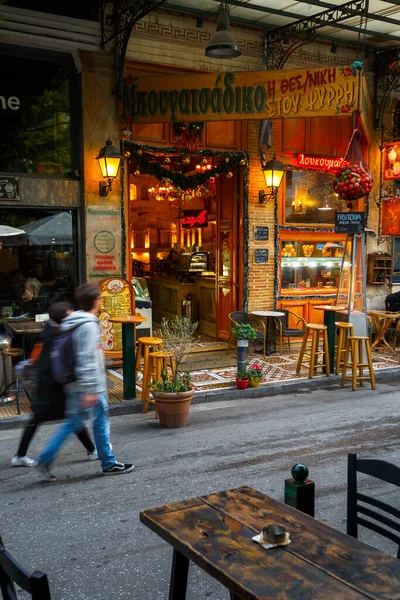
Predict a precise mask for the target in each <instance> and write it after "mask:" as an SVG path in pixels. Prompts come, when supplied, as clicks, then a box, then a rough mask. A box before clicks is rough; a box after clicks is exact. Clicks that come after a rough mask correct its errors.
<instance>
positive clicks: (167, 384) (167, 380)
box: [151, 316, 197, 428]
mask: <svg viewBox="0 0 400 600" xmlns="http://www.w3.org/2000/svg"><path fill="white" fill-rule="evenodd" d="M196 329H197V323H192V321H191V320H190V319H188V318H187V317H179V316H176V317H175V318H174V319H166V318H165V317H163V319H162V321H161V328H160V330H159V331H157V336H158V337H160V338H161V339H162V340H163V350H164V351H166V352H169V353H170V354H171V355H172V360H173V361H174V364H175V370H174V373H173V375H172V376H171V377H169V376H168V373H167V372H166V371H163V372H162V374H161V381H153V383H152V384H151V387H152V394H153V398H154V399H155V401H156V408H157V413H158V416H159V419H160V425H161V427H170V428H172V427H185V425H187V423H188V418H189V409H190V403H191V401H192V398H193V394H194V388H193V386H192V383H191V381H190V374H189V373H184V374H183V373H182V374H181V373H179V367H180V365H181V364H182V363H183V362H184V361H185V360H186V359H187V358H188V355H189V352H190V349H191V348H192V346H193V343H194V340H195V338H194V333H195V331H196Z"/></svg>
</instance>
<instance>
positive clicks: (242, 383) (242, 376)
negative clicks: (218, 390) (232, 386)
mask: <svg viewBox="0 0 400 600" xmlns="http://www.w3.org/2000/svg"><path fill="white" fill-rule="evenodd" d="M248 385H249V376H248V375H247V371H238V372H237V374H236V387H237V389H238V390H245V389H246V388H247V386H248Z"/></svg>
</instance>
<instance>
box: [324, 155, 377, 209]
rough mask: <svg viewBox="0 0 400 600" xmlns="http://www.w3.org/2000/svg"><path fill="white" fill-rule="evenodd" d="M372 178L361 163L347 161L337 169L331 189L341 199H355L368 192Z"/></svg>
mask: <svg viewBox="0 0 400 600" xmlns="http://www.w3.org/2000/svg"><path fill="white" fill-rule="evenodd" d="M373 183H374V178H373V176H372V173H371V171H369V170H368V169H366V168H364V167H363V166H362V165H361V163H360V164H356V163H350V162H347V163H345V164H344V165H343V167H341V168H340V169H339V171H337V173H336V176H335V179H334V180H333V190H334V192H335V193H336V194H337V195H338V196H339V198H342V199H343V200H357V199H358V198H363V196H366V195H367V194H369V192H370V191H371V189H372V184H373Z"/></svg>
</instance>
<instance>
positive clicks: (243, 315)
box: [228, 310, 267, 358]
mask: <svg viewBox="0 0 400 600" xmlns="http://www.w3.org/2000/svg"><path fill="white" fill-rule="evenodd" d="M228 316H229V320H230V322H231V323H232V326H233V325H238V324H239V323H249V324H250V325H252V326H253V327H254V329H256V328H257V327H261V329H262V331H257V337H256V340H262V342H263V352H264V358H265V356H266V353H267V328H266V326H265V323H264V321H261V320H259V319H256V318H255V317H252V316H251V315H249V313H247V312H246V311H245V310H235V311H233V312H231V313H229V315H228ZM232 343H233V334H232V333H231V336H230V338H229V347H228V350H229V348H230V347H231V346H232Z"/></svg>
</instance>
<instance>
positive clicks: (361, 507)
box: [347, 452, 400, 558]
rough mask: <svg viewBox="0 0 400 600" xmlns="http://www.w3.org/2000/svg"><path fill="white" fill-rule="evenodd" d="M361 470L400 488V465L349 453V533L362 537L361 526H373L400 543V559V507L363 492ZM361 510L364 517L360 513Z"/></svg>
mask: <svg viewBox="0 0 400 600" xmlns="http://www.w3.org/2000/svg"><path fill="white" fill-rule="evenodd" d="M357 473H364V474H366V475H370V476H371V477H375V478H376V479H380V480H381V481H385V482H386V483H391V484H392V485H395V486H397V487H400V467H397V466H396V465H393V464H391V463H388V462H386V461H384V460H373V459H362V460H360V459H358V458H357V454H356V453H355V452H350V453H349V454H348V462H347V533H348V535H351V536H353V537H355V538H358V525H361V526H362V527H366V528H367V529H371V530H372V531H375V532H376V533H379V534H380V535H383V536H384V537H386V538H387V539H389V540H391V541H392V542H395V543H396V544H398V550H397V558H400V510H399V509H398V508H395V507H393V506H390V504H387V503H386V502H383V501H382V500H378V499H377V498H374V497H372V496H367V495H366V494H362V493H361V492H359V491H358V487H357ZM366 505H367V506H366ZM371 506H372V507H375V508H377V509H379V512H378V511H377V510H374V509H372V508H370V507H371ZM359 513H360V514H361V515H363V516H359ZM383 513H386V514H383ZM366 517H368V518H366ZM391 517H395V519H393V518H391Z"/></svg>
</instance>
